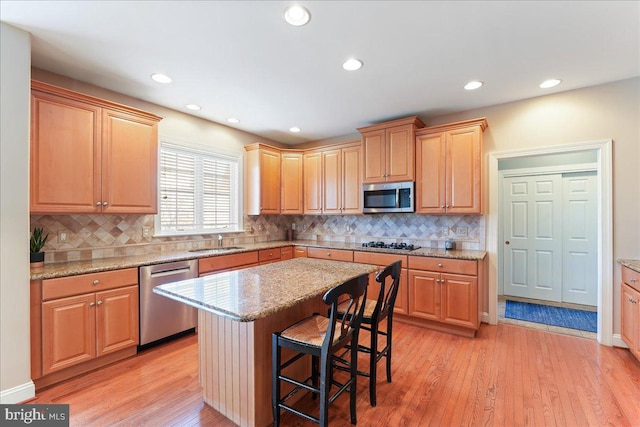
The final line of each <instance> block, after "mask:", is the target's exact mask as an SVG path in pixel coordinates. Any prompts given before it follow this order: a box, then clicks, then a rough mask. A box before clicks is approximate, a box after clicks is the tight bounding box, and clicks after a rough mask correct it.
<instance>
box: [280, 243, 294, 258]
mask: <svg viewBox="0 0 640 427" xmlns="http://www.w3.org/2000/svg"><path fill="white" fill-rule="evenodd" d="M292 258H293V246H287V247H284V248H281V249H280V259H281V260H282V261H285V260H288V259H292Z"/></svg>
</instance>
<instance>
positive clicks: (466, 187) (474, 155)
mask: <svg viewBox="0 0 640 427" xmlns="http://www.w3.org/2000/svg"><path fill="white" fill-rule="evenodd" d="M481 134H482V132H481V130H480V127H479V126H473V127H470V128H463V129H457V130H452V131H450V132H447V155H446V158H447V166H446V171H447V174H446V176H447V178H446V180H447V203H446V205H447V213H449V214H470V213H478V214H479V213H482V206H481V204H480V201H481V176H482V174H481V164H482V158H481V151H482V147H481Z"/></svg>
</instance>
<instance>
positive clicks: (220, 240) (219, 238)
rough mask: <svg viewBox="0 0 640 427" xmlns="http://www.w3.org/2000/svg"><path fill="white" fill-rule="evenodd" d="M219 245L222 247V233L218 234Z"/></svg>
mask: <svg viewBox="0 0 640 427" xmlns="http://www.w3.org/2000/svg"><path fill="white" fill-rule="evenodd" d="M218 247H219V248H221V247H222V234H218Z"/></svg>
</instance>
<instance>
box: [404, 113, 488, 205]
mask: <svg viewBox="0 0 640 427" xmlns="http://www.w3.org/2000/svg"><path fill="white" fill-rule="evenodd" d="M486 127H487V121H486V119H484V118H482V119H476V120H469V121H465V122H458V123H452V124H448V125H442V126H435V127H430V128H424V129H420V130H419V131H417V132H416V213H425V214H474V213H475V214H480V213H482V132H483V131H484V130H485V129H486Z"/></svg>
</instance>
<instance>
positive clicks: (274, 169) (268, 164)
mask: <svg viewBox="0 0 640 427" xmlns="http://www.w3.org/2000/svg"><path fill="white" fill-rule="evenodd" d="M260 213H261V214H279V213H280V153H279V152H276V151H271V150H265V149H261V150H260Z"/></svg>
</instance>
